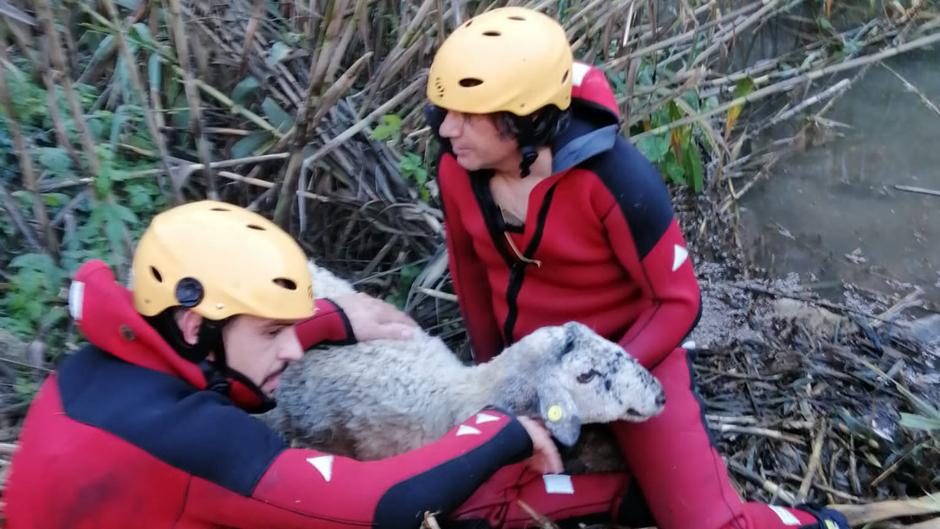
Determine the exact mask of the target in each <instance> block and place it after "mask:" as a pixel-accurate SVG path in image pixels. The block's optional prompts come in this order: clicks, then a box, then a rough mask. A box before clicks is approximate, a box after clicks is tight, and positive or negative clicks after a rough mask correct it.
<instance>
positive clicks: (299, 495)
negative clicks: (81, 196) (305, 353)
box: [5, 262, 532, 529]
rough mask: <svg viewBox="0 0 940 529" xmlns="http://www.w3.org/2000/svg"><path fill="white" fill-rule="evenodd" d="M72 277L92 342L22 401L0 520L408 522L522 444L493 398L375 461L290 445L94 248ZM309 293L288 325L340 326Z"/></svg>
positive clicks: (341, 331) (99, 527)
mask: <svg viewBox="0 0 940 529" xmlns="http://www.w3.org/2000/svg"><path fill="white" fill-rule="evenodd" d="M73 285H75V286H73V290H72V291H73V294H75V295H73V296H72V299H71V302H72V303H71V308H72V313H73V316H74V317H75V318H76V320H77V321H78V324H79V326H80V328H81V330H82V332H83V333H84V334H85V336H86V337H87V338H88V340H89V341H90V342H91V344H93V345H90V346H87V347H85V348H83V349H81V350H79V351H78V352H76V353H74V354H72V355H69V356H68V358H66V360H65V361H64V362H63V365H62V366H61V367H60V368H59V370H58V371H57V372H56V374H54V375H52V376H50V377H49V378H48V379H47V380H46V382H45V383H44V384H43V386H42V388H41V390H40V391H39V394H38V395H37V396H36V399H35V401H34V402H33V404H32V406H31V408H30V411H29V413H28V415H27V418H26V423H25V426H24V429H23V432H22V435H21V437H20V443H21V448H20V450H19V451H18V452H17V453H16V455H15V457H14V458H13V464H12V472H11V474H10V478H9V482H8V484H7V489H6V496H5V500H6V503H7V512H6V515H7V527H9V528H10V529H39V528H49V529H52V528H89V529H91V528H94V529H126V528H128V527H141V528H171V527H176V528H186V529H197V528H200V529H201V528H219V527H237V528H262V527H263V528H310V527H323V528H339V527H369V526H373V527H388V528H398V527H417V526H418V525H419V524H420V521H421V519H422V515H423V513H424V512H425V511H430V512H444V513H447V512H450V511H452V510H454V509H455V508H456V507H457V506H459V505H460V504H461V503H462V502H464V501H465V500H466V499H467V498H468V497H469V496H470V495H471V494H472V493H473V491H474V490H475V489H476V488H477V487H478V486H479V485H480V484H482V483H483V482H484V481H486V480H487V479H488V478H489V477H490V476H492V475H493V474H494V473H495V472H496V471H497V470H499V469H500V468H501V467H503V466H504V465H507V464H512V463H517V462H519V461H521V460H523V459H524V458H526V457H528V455H530V453H531V449H532V447H531V441H530V440H529V436H528V435H527V434H526V432H525V430H524V429H523V428H522V427H521V425H520V424H519V423H518V421H516V420H515V419H514V418H512V417H510V416H507V415H506V414H504V413H502V412H500V411H498V410H483V411H481V413H479V414H477V415H475V416H474V417H470V418H469V419H468V420H467V421H465V422H464V423H463V424H461V425H459V426H458V427H457V428H455V429H453V430H452V431H450V432H449V433H447V434H446V435H445V436H444V437H443V438H441V439H440V440H439V441H437V442H434V443H432V444H430V445H428V446H426V447H423V448H421V449H419V450H415V451H413V452H409V453H406V454H402V455H400V456H397V457H393V458H389V459H385V460H380V461H374V462H362V463H361V462H357V461H354V460H352V459H348V458H343V457H337V456H332V455H329V454H324V453H322V452H316V451H313V450H301V449H292V448H289V447H288V446H287V444H286V443H285V442H284V440H283V439H282V438H281V437H280V436H279V435H277V434H276V433H275V432H273V431H272V430H270V429H269V428H268V427H267V426H265V425H264V424H263V423H261V422H260V421H258V420H257V419H255V418H254V417H252V416H250V415H249V414H248V413H246V412H245V411H244V410H243V409H242V407H248V408H252V407H254V406H256V405H257V404H258V402H257V397H256V396H255V395H254V394H253V393H252V392H251V391H249V390H248V389H247V387H246V386H243V385H241V384H239V383H238V382H237V381H231V382H232V385H231V389H230V391H229V393H227V394H222V393H220V392H218V391H215V390H211V389H206V386H207V383H206V378H205V376H204V375H203V372H202V370H201V369H200V368H199V366H198V365H196V364H193V363H190V362H188V361H186V360H184V359H182V358H181V357H180V356H179V355H177V354H176V352H174V351H173V350H172V349H171V348H170V347H169V346H168V345H167V344H166V343H165V342H164V341H163V339H162V338H161V337H160V336H159V335H158V334H157V333H156V331H154V329H153V328H152V327H150V326H149V325H147V323H146V321H145V320H144V319H143V318H142V317H141V316H140V315H139V314H137V313H136V312H135V311H134V308H133V304H132V302H131V296H130V293H129V292H128V291H127V290H126V289H125V288H123V287H122V286H121V285H119V284H118V283H116V282H115V280H114V276H113V275H112V273H111V271H110V269H109V268H108V267H107V266H106V265H105V264H104V263H101V262H91V263H88V264H86V265H85V266H83V267H82V268H81V269H80V270H79V271H78V273H77V275H76V278H75V283H73ZM320 306H321V308H323V309H324V310H323V311H322V312H320V313H319V314H318V316H317V317H315V319H314V320H313V321H311V322H307V323H306V324H304V326H302V327H300V328H299V333H300V335H301V338H302V339H305V340H306V341H307V343H308V344H309V343H310V340H318V341H322V340H332V341H338V342H342V341H347V340H348V339H349V338H350V337H349V336H348V334H347V333H346V326H345V325H344V322H343V319H342V318H340V317H339V314H338V312H337V310H336V309H335V306H331V305H330V304H328V303H322V304H320ZM317 321H319V323H317ZM316 327H319V329H316ZM240 406H242V407H240ZM507 468H509V469H514V468H520V467H518V466H512V465H510V466H509V467H507Z"/></svg>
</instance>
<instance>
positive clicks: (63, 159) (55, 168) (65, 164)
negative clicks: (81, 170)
mask: <svg viewBox="0 0 940 529" xmlns="http://www.w3.org/2000/svg"><path fill="white" fill-rule="evenodd" d="M36 151H37V152H38V154H39V163H40V164H42V166H43V167H45V168H46V169H48V170H49V171H51V172H52V173H55V174H57V175H67V174H71V172H72V159H71V158H70V157H69V153H68V152H66V150H65V149H63V148H61V147H37V148H36Z"/></svg>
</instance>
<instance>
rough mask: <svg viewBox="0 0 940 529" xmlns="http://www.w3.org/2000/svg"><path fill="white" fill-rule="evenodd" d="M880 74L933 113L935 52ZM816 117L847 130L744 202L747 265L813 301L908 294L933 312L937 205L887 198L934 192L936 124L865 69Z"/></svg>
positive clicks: (939, 255) (790, 161) (938, 156)
mask: <svg viewBox="0 0 940 529" xmlns="http://www.w3.org/2000/svg"><path fill="white" fill-rule="evenodd" d="M888 64H889V66H891V67H892V68H893V69H894V70H895V71H896V72H898V73H899V74H900V75H901V76H903V77H904V78H906V79H907V80H908V81H909V82H910V83H911V84H912V85H914V86H915V87H917V88H918V89H919V90H920V91H921V93H923V94H924V96H926V97H927V98H928V99H929V100H931V101H932V102H933V103H934V104H935V105H936V106H938V107H940V47H937V48H935V49H934V50H929V51H922V52H917V53H916V54H912V55H906V56H903V57H898V58H895V59H894V60H892V61H889V63H888ZM816 90H818V88H817V89H816ZM826 117H827V118H829V119H833V120H835V121H838V122H841V123H844V124H846V125H849V126H850V128H838V129H836V131H837V132H838V133H841V134H842V137H837V138H835V139H834V140H832V141H828V142H825V143H824V144H822V145H819V146H816V147H810V148H808V149H806V150H805V151H803V152H800V153H798V154H796V155H793V156H791V157H788V158H786V159H784V160H783V161H781V162H779V163H778V164H777V166H776V167H775V168H774V169H773V170H772V172H771V173H770V175H769V178H768V179H767V180H766V181H764V182H762V183H760V184H759V185H758V186H755V188H754V189H753V190H752V191H751V192H750V193H749V194H748V195H746V196H745V197H744V199H743V201H742V219H743V221H744V235H745V237H744V240H745V241H746V242H747V244H748V248H749V251H750V252H751V254H752V257H753V259H754V260H755V262H756V263H757V264H759V265H761V266H764V267H766V268H768V269H769V271H770V272H771V273H772V274H774V275H786V274H788V273H791V272H797V273H799V274H800V275H801V278H802V280H803V282H804V283H811V284H814V285H815V287H816V288H817V289H818V290H819V291H820V292H821V293H823V294H829V295H834V294H837V293H838V292H841V287H840V282H841V281H846V282H851V283H854V284H857V285H859V286H861V287H864V288H867V289H870V290H875V291H878V292H894V293H904V294H906V293H908V292H910V291H911V290H912V289H913V285H916V286H919V287H921V288H923V289H924V291H925V295H924V299H925V300H926V301H928V302H929V303H931V304H933V306H934V307H940V197H935V196H925V195H920V194H913V193H908V192H903V191H899V190H897V189H895V188H894V186H895V185H905V186H915V187H921V188H927V189H932V190H935V191H940V115H938V114H937V113H935V112H934V111H932V110H930V109H929V108H928V107H927V106H926V105H925V104H924V103H923V102H922V101H921V100H920V99H919V98H918V96H917V95H916V94H914V93H912V92H910V91H909V90H907V89H906V88H905V87H904V85H903V84H902V83H901V81H900V80H898V78H897V77H895V76H894V75H893V74H891V73H890V72H889V71H887V70H886V69H884V68H882V67H880V66H874V67H872V68H871V69H870V70H869V71H868V74H867V75H866V77H865V78H864V79H862V80H860V81H859V82H858V83H856V85H855V86H853V87H852V88H851V89H850V91H849V92H847V93H846V94H845V95H844V96H843V97H842V98H841V99H840V100H839V101H838V103H836V104H835V105H834V107H833V109H832V110H831V111H830V112H829V114H828V115H827V116H826Z"/></svg>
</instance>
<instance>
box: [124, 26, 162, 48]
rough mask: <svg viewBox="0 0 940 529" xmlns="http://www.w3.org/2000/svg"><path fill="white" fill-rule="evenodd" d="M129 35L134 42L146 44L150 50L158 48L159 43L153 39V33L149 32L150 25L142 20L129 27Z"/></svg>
mask: <svg viewBox="0 0 940 529" xmlns="http://www.w3.org/2000/svg"><path fill="white" fill-rule="evenodd" d="M128 34H129V36H130V37H131V38H130V39H129V40H131V41H132V42H133V43H134V44H136V43H138V42H139V43H140V44H143V45H144V46H146V47H147V48H149V49H151V50H156V49H158V48H159V46H160V45H159V44H158V43H157V41H156V40H154V38H153V35H151V34H150V27H149V26H147V24H145V23H143V22H138V23H136V24H134V25H133V26H131V27H130V30H129V31H128Z"/></svg>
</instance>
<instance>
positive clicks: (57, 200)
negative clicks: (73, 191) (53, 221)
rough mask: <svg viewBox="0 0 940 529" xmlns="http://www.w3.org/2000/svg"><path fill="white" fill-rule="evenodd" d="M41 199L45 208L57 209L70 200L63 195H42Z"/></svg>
mask: <svg viewBox="0 0 940 529" xmlns="http://www.w3.org/2000/svg"><path fill="white" fill-rule="evenodd" d="M42 199H43V201H44V202H45V203H46V205H47V206H49V207H53V208H57V207H59V206H64V205H65V204H67V203H68V201H69V200H71V198H70V197H69V196H68V195H66V194H65V193H43V194H42Z"/></svg>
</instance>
